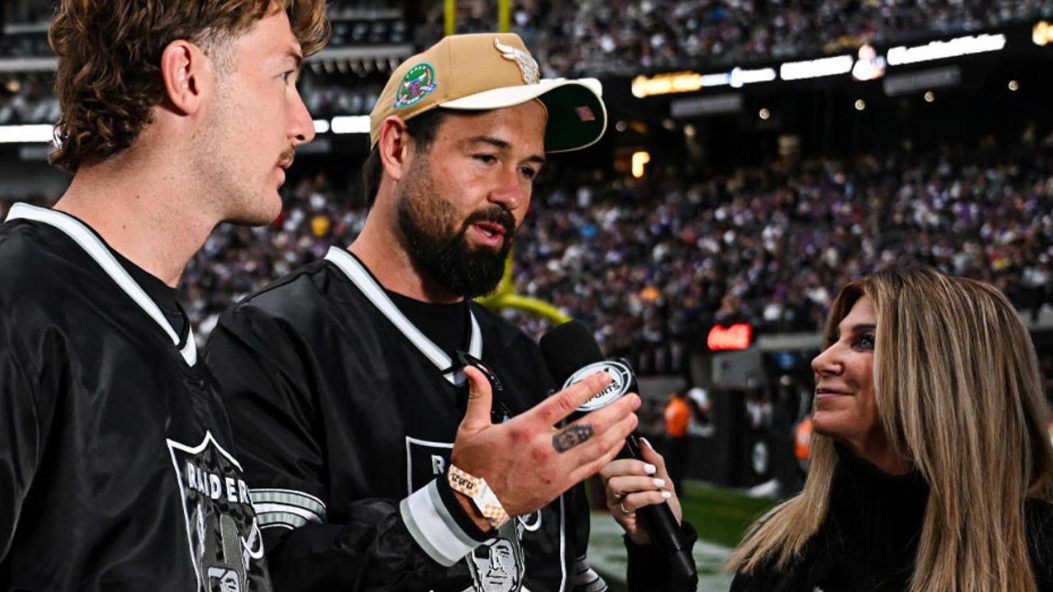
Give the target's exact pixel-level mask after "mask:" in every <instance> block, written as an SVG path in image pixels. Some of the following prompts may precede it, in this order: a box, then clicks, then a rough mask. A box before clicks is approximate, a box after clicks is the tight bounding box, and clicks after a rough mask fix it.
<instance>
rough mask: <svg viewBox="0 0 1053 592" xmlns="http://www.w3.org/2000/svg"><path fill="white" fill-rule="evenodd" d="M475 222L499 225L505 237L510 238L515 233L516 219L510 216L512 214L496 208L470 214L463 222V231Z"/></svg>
mask: <svg viewBox="0 0 1053 592" xmlns="http://www.w3.org/2000/svg"><path fill="white" fill-rule="evenodd" d="M476 222H490V223H491V224H500V225H501V227H502V228H504V230H505V237H507V238H511V237H512V236H513V235H515V233H516V218H515V216H513V215H512V212H509V211H508V210H506V209H504V208H501V207H497V208H488V209H485V210H476V211H474V212H472V213H471V214H470V215H469V216H468V218H467V219H466V220H465V221H464V229H465V230H467V229H468V227H469V226H471V225H472V224H475V223H476Z"/></svg>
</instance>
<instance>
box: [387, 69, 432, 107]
mask: <svg viewBox="0 0 1053 592" xmlns="http://www.w3.org/2000/svg"><path fill="white" fill-rule="evenodd" d="M438 86H439V84H438V83H437V82H435V69H434V68H432V67H431V64H429V63H427V62H422V63H420V64H417V65H416V66H413V67H412V68H410V69H409V71H408V72H406V75H405V76H403V77H402V82H400V83H399V88H398V90H396V91H395V109H402V108H403V107H412V106H413V105H416V104H417V103H419V102H420V101H421V99H423V98H424V97H426V96H428V95H429V94H431V92H432V91H433V90H435V88H436V87H438Z"/></svg>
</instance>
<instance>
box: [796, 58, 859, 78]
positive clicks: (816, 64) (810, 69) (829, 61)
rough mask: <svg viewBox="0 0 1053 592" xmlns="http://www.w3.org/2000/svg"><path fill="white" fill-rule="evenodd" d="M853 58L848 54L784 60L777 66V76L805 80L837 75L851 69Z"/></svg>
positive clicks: (846, 72)
mask: <svg viewBox="0 0 1053 592" xmlns="http://www.w3.org/2000/svg"><path fill="white" fill-rule="evenodd" d="M854 64H855V60H854V59H852V56H850V55H840V56H834V57H832V58H822V59H818V60H805V61H802V62H786V63H785V64H783V65H781V66H779V76H780V77H781V78H782V79H783V80H807V79H809V78H822V77H824V76H839V75H841V74H848V73H849V72H851V71H852V66H853V65H854Z"/></svg>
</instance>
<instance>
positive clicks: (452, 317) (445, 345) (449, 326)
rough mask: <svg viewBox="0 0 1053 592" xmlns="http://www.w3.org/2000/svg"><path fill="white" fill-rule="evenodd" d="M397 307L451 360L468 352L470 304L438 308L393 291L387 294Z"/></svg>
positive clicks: (441, 305)
mask: <svg viewBox="0 0 1053 592" xmlns="http://www.w3.org/2000/svg"><path fill="white" fill-rule="evenodd" d="M384 292H385V293H387V295H388V298H391V301H392V302H394V303H395V306H397V307H398V309H399V310H401V311H402V314H404V315H406V318H408V319H409V320H410V321H411V322H412V323H413V324H414V325H416V326H417V328H418V329H420V330H421V332H422V333H424V334H425V335H427V336H428V339H431V340H432V341H434V342H435V345H438V346H439V347H441V348H442V349H443V351H445V352H446V353H447V354H449V355H450V356H451V357H452V356H453V355H454V354H455V353H456V352H457V351H464V350H466V349H468V326H469V319H468V302H467V301H463V300H462V301H461V302H454V303H452V304H435V303H433V302H421V301H420V300H415V299H413V298H410V297H408V296H403V295H402V294H398V293H396V292H392V291H391V290H384Z"/></svg>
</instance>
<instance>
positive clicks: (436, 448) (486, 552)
mask: <svg viewBox="0 0 1053 592" xmlns="http://www.w3.org/2000/svg"><path fill="white" fill-rule="evenodd" d="M452 450H453V443H452V442H451V443H446V442H429V441H427V440H419V439H417V438H411V437H409V436H407V437H406V480H407V489H408V491H407V494H409V493H413V492H414V491H417V490H418V489H420V488H422V487H425V486H427V485H428V484H429V483H431V482H432V481H434V480H435V478H436V477H440V476H442V475H444V474H445V473H446V469H447V467H449V464H450V452H451V451H452ZM540 527H541V512H540V511H537V512H534V513H533V514H530V515H528V516H519V517H516V518H515V519H514V520H509V521H508V522H506V523H505V524H504V525H502V526H501V528H500V529H499V530H498V531H497V535H498V536H496V537H494V538H492V539H490V540H488V541H486V542H485V543H483V544H482V545H479V546H478V547H476V548H475V549H474V550H473V551H472V552H471V553H469V554H468V556H467V557H466V558H465V561H467V563H468V570H469V571H470V572H471V574H472V582H473V587H472V589H473V590H474V591H475V592H517V591H518V590H520V589H521V588H522V586H523V576H524V572H525V570H526V561H525V560H524V557H523V544H522V541H523V533H524V532H534V531H536V530H538V529H539V528H540Z"/></svg>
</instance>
